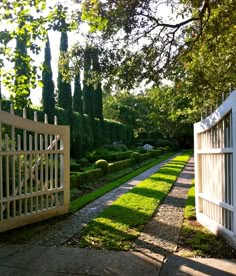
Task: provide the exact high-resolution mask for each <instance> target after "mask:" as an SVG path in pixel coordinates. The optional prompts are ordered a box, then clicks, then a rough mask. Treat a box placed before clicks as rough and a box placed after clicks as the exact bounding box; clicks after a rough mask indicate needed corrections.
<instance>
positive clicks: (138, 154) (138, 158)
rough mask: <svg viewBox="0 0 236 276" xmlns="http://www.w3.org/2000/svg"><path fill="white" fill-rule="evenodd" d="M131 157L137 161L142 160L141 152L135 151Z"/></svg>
mask: <svg viewBox="0 0 236 276" xmlns="http://www.w3.org/2000/svg"><path fill="white" fill-rule="evenodd" d="M130 158H132V159H133V160H134V162H135V163H139V162H140V161H141V154H140V153H139V152H136V151H134V152H132V153H131V154H130Z"/></svg>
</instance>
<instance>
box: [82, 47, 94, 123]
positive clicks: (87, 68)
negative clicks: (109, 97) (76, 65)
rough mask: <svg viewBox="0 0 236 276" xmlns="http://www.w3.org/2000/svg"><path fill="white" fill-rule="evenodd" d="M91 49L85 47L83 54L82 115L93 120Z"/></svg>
mask: <svg viewBox="0 0 236 276" xmlns="http://www.w3.org/2000/svg"><path fill="white" fill-rule="evenodd" d="M91 54H92V48H91V47H90V46H86V48H85V53H84V80H83V102H84V113H85V114H88V115H89V116H90V117H91V118H94V104H93V102H94V100H93V99H94V88H93V85H92V84H91V66H92V60H91Z"/></svg>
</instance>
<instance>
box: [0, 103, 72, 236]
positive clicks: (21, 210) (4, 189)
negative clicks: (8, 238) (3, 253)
mask: <svg viewBox="0 0 236 276" xmlns="http://www.w3.org/2000/svg"><path fill="white" fill-rule="evenodd" d="M69 136H70V133H69V127H68V126H58V125H57V120H56V118H55V124H54V125H50V124H48V122H47V116H45V122H44V123H41V122H38V121H37V113H35V114H34V121H31V120H28V119H27V118H26V110H24V111H23V118H21V117H19V116H15V115H14V110H13V107H12V108H11V113H8V112H5V111H2V110H1V109H0V232H3V231H6V230H10V229H13V228H16V227H20V226H23V225H25V224H28V223H33V222H36V221H40V220H44V219H47V218H50V217H53V216H57V215H61V214H65V213H67V212H68V210H69V200H70V199H69V191H70V182H69V174H70V171H69V170H70V169H69V164H70V137H69Z"/></svg>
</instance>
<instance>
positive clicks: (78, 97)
mask: <svg viewBox="0 0 236 276" xmlns="http://www.w3.org/2000/svg"><path fill="white" fill-rule="evenodd" d="M73 110H74V111H75V112H79V114H80V115H83V101H82V90H81V85H80V73H78V74H77V75H76V76H75V82H74V95H73Z"/></svg>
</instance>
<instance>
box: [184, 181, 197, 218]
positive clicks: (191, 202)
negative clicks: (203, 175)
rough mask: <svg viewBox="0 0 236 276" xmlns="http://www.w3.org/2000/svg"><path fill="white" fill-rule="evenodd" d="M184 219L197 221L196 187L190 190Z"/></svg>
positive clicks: (193, 186)
mask: <svg viewBox="0 0 236 276" xmlns="http://www.w3.org/2000/svg"><path fill="white" fill-rule="evenodd" d="M184 218H185V219H195V218H196V209H195V185H194V184H192V186H191V187H190V188H189V191H188V198H187V201H186V205H185V209H184Z"/></svg>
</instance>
